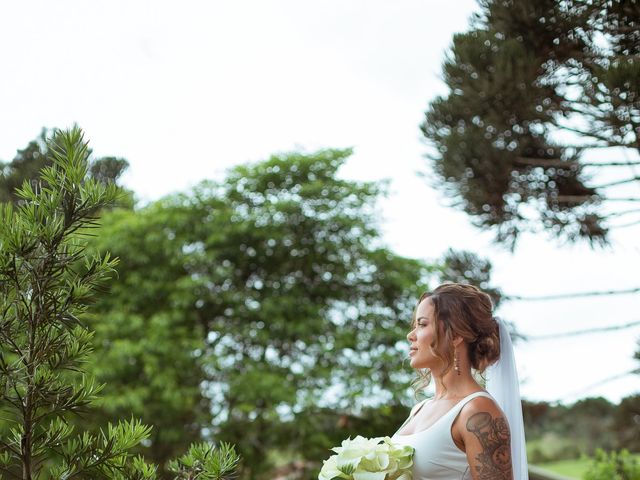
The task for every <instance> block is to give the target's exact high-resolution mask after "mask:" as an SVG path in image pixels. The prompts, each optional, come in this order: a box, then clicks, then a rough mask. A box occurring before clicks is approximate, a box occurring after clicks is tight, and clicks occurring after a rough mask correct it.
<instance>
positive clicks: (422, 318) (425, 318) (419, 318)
mask: <svg viewBox="0 0 640 480" xmlns="http://www.w3.org/2000/svg"><path fill="white" fill-rule="evenodd" d="M418 320H429V319H428V318H427V317H418V318H416V322H417V321H418Z"/></svg>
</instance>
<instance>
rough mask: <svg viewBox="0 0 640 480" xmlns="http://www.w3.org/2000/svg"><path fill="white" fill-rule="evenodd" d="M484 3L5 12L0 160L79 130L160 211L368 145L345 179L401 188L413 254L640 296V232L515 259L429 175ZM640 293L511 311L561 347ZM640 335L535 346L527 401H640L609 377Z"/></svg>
mask: <svg viewBox="0 0 640 480" xmlns="http://www.w3.org/2000/svg"><path fill="white" fill-rule="evenodd" d="M476 8H477V7H476V5H475V2H473V1H470V0H457V1H456V2H451V1H444V0H437V1H436V0H420V1H409V0H396V1H393V2H391V1H388V0H385V1H379V0H375V1H374V0H357V1H356V0H351V1H348V2H345V1H337V0H324V1H322V2H320V1H315V2H309V1H306V2H305V1H300V0H297V1H295V0H288V1H285V0H279V1H271V0H269V1H265V0H254V1H244V0H233V1H231V0H229V1H200V2H196V1H182V2H168V1H164V0H163V1H158V0H155V1H131V0H129V1H109V2H106V1H91V2H86V1H80V0H75V1H64V0H62V1H61V0H57V1H55V2H50V1H45V0H42V1H33V0H27V1H21V2H5V3H3V4H2V6H0V61H1V65H2V80H0V82H1V83H0V85H1V87H2V88H0V131H1V132H2V135H1V136H0V159H2V160H5V161H8V160H11V159H12V158H13V156H14V155H15V152H16V149H18V148H22V147H24V146H26V144H27V143H28V141H29V140H31V139H33V138H35V137H36V136H37V134H38V133H39V131H40V129H41V128H42V127H43V126H46V127H68V126H71V125H72V124H73V123H76V122H77V123H78V124H79V125H80V126H81V127H82V128H83V129H84V130H85V132H86V135H87V137H88V138H89V139H90V141H91V146H92V147H93V149H94V152H95V154H96V155H98V156H101V155H114V156H120V157H124V158H126V159H127V160H128V161H129V162H130V164H131V166H130V169H129V171H128V172H127V174H126V176H125V178H124V183H125V184H126V185H127V186H128V187H129V188H131V189H133V190H134V191H135V192H136V193H137V194H138V196H139V198H140V199H141V201H143V202H148V201H151V200H154V199H157V198H159V197H161V196H163V195H166V194H168V193H170V192H175V191H183V190H186V189H188V188H189V187H190V186H192V185H194V184H196V183H198V182H199V181H201V180H203V179H206V178H221V177H222V175H223V174H224V171H225V169H227V168H228V167H230V166H232V165H236V164H239V163H244V162H248V161H257V160H261V159H265V158H267V157H268V156H269V155H271V154H273V153H279V152H287V151H292V150H301V151H308V152H312V151H314V150H316V149H319V148H325V147H354V149H355V153H354V155H353V157H352V158H351V159H350V160H349V161H348V163H347V165H345V167H344V169H343V170H342V172H341V175H342V176H344V177H345V178H351V179H358V180H381V179H390V180H391V185H390V186H391V195H390V197H389V198H388V199H386V200H384V201H382V202H381V212H380V222H381V228H382V230H383V232H384V235H385V237H384V238H385V240H386V242H387V243H388V245H389V246H390V247H391V248H392V249H394V250H395V251H396V252H397V253H399V254H402V255H406V256H410V257H415V258H422V259H425V260H432V259H436V258H439V257H440V256H441V255H442V254H443V253H444V252H445V251H446V250H447V249H448V248H455V249H466V250H471V251H474V252H476V253H477V254H479V255H481V256H483V257H486V258H488V259H490V260H491V261H492V262H493V265H494V276H493V277H494V283H495V284H496V285H498V286H499V287H501V288H502V289H503V290H504V291H505V292H506V293H507V294H512V295H525V296H535V295H549V294H560V293H570V292H581V291H593V290H611V289H616V290H617V289H624V288H633V287H637V286H640V279H639V278H638V274H637V272H638V269H639V267H640V246H639V243H638V241H637V238H638V236H639V235H640V226H636V227H629V228H625V229H620V230H618V231H615V232H614V233H613V235H612V247H611V248H609V249H606V250H597V251H593V250H591V249H590V248H589V247H587V246H586V245H560V244H559V243H558V242H557V241H555V240H552V239H549V238H547V237H545V236H542V235H539V236H531V235H525V236H523V238H522V239H521V241H520V243H519V246H518V248H517V249H516V251H515V252H514V253H513V254H511V253H510V252H508V251H505V250H504V249H503V248H501V247H499V246H496V245H493V244H492V243H491V239H492V237H493V235H492V234H491V233H487V232H484V233H483V232H480V231H478V230H477V229H475V228H473V227H472V226H471V224H470V221H469V218H468V217H467V216H466V215H464V214H463V213H461V212H458V211H455V210H453V209H451V208H448V207H447V206H446V205H447V200H446V199H444V198H443V197H442V195H441V194H440V193H439V192H437V191H434V190H432V189H430V187H429V186H428V185H429V182H428V180H425V179H422V178H419V177H418V175H417V173H418V172H423V173H425V174H426V175H427V177H428V174H429V173H428V172H429V169H428V165H427V162H426V160H425V159H424V156H425V154H426V153H427V152H428V149H429V147H428V145H426V144H425V143H424V142H423V141H422V140H421V136H420V132H419V130H418V125H419V124H420V122H421V120H422V117H423V114H424V111H425V109H426V107H427V105H428V102H429V101H430V100H431V99H433V98H434V96H435V95H437V94H442V93H445V92H446V90H445V86H444V84H443V83H442V82H441V81H440V79H439V75H440V67H441V64H442V61H443V58H444V55H445V52H446V49H447V48H448V47H449V45H450V42H451V37H452V35H453V33H454V32H460V31H464V30H466V29H467V26H468V19H469V17H470V15H471V13H472V12H473V11H474V10H475V9H476ZM603 154H606V155H608V156H609V157H608V159H611V160H613V159H616V160H624V157H622V153H621V152H616V151H608V152H604V153H603V152H598V155H603ZM628 155H629V154H627V158H628ZM627 173H628V172H627ZM601 178H604V177H601ZM637 187H638V185H637V184H636V185H633V186H630V187H629V188H635V189H636V190H635V192H637V190H638V188H637ZM636 196H637V193H636ZM638 298H639V296H638V294H636V295H621V296H608V297H592V298H587V299H572V300H562V301H560V300H557V301H545V302H525V301H513V302H509V303H508V304H505V305H504V306H503V307H502V308H501V309H500V311H499V312H498V314H499V315H501V316H502V317H504V318H506V319H508V320H511V321H513V322H514V323H515V324H516V326H517V328H518V329H519V330H520V331H521V332H522V333H525V334H530V335H548V334H554V333H561V332H565V331H571V330H577V329H585V328H598V327H603V326H609V325H618V324H624V323H628V322H633V321H638V320H640V313H639V311H638V310H639V309H638ZM639 337H640V328H639V327H635V328H631V329H626V330H621V331H618V332H609V333H600V334H597V335H585V336H580V337H572V338H557V339H554V340H539V341H531V342H528V343H520V344H519V345H518V346H517V352H516V355H517V357H518V364H519V369H520V375H521V379H522V387H521V391H522V394H523V396H524V397H525V398H528V399H530V400H550V401H555V400H564V401H567V402H571V401H574V400H576V399H578V398H581V397H584V396H595V395H602V396H605V397H607V398H609V399H610V400H612V401H618V400H619V399H620V398H621V397H623V396H626V395H630V394H634V393H637V392H638V386H639V382H638V380H639V377H638V376H637V375H636V376H632V375H627V376H623V377H621V378H619V379H617V380H613V381H607V382H605V381H603V380H604V379H608V378H610V377H613V376H615V375H618V374H621V373H624V372H628V371H630V370H631V369H633V368H636V367H637V366H639V364H638V362H636V361H634V360H633V359H632V356H633V352H634V351H635V349H636V342H637V339H638V338H639Z"/></svg>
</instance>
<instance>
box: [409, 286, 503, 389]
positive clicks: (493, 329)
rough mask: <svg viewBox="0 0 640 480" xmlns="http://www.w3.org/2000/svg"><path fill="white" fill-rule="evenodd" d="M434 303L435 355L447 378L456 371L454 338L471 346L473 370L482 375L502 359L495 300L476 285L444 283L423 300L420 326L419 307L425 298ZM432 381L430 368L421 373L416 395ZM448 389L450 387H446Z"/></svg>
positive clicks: (433, 345) (413, 324)
mask: <svg viewBox="0 0 640 480" xmlns="http://www.w3.org/2000/svg"><path fill="white" fill-rule="evenodd" d="M425 298H429V300H430V301H431V302H432V304H433V309H434V319H433V320H434V340H433V343H432V344H431V351H432V353H433V354H434V355H435V356H436V357H438V358H440V359H441V360H442V362H443V364H444V370H443V375H444V374H445V373H447V372H449V371H450V370H451V369H452V368H453V352H454V349H453V339H454V337H456V336H460V337H462V339H463V340H464V342H465V343H466V344H467V345H468V349H469V361H470V363H471V367H472V368H473V369H474V370H475V371H476V372H477V373H479V374H480V375H482V373H483V372H484V371H485V369H486V368H487V367H488V366H489V365H491V364H493V363H495V362H496V361H497V360H498V358H499V357H500V334H499V328H498V323H497V321H496V319H495V318H494V317H493V313H492V312H493V302H492V301H491V297H490V296H489V295H487V294H486V293H484V292H483V291H482V290H480V289H479V288H477V287H475V286H473V285H466V284H460V283H444V284H442V285H440V286H439V287H437V288H436V289H435V290H433V291H432V292H425V293H423V294H422V296H421V297H420V300H419V301H418V304H417V305H416V308H415V309H414V312H413V320H412V328H415V325H416V311H417V308H418V305H419V304H420V303H421V302H422V301H423V300H424V299H425ZM430 382H431V371H430V370H429V369H424V370H418V378H417V379H416V380H415V382H413V387H414V389H415V391H416V394H417V393H418V392H419V391H420V390H422V389H423V388H425V387H426V386H427V385H429V383H430ZM445 388H446V387H445Z"/></svg>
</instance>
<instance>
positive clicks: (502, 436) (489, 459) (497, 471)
mask: <svg viewBox="0 0 640 480" xmlns="http://www.w3.org/2000/svg"><path fill="white" fill-rule="evenodd" d="M467 430H468V431H469V432H471V433H473V434H474V435H475V436H476V437H478V440H479V441H480V445H481V446H482V451H481V452H480V453H479V454H478V455H477V456H476V460H477V461H478V465H477V466H476V467H475V469H476V472H477V473H478V475H479V476H478V478H479V479H480V480H512V478H513V473H512V471H511V445H510V438H511V436H510V433H509V425H507V422H506V420H505V419H504V418H501V417H499V418H493V417H491V414H490V413H488V412H478V413H476V414H474V415H472V416H471V417H470V418H469V420H468V421H467Z"/></svg>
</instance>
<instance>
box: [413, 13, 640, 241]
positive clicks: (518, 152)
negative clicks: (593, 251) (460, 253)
mask: <svg viewBox="0 0 640 480" xmlns="http://www.w3.org/2000/svg"><path fill="white" fill-rule="evenodd" d="M479 3H480V6H481V13H479V14H478V15H476V16H475V18H474V19H473V21H472V26H471V29H470V30H469V31H468V32H466V33H462V34H458V35H455V36H454V38H453V46H452V48H451V52H450V54H449V56H448V58H447V59H446V61H445V62H444V67H443V76H444V80H445V82H446V84H447V85H448V87H449V89H450V91H449V94H448V95H447V96H444V97H438V98H436V99H435V100H434V101H433V102H431V104H430V106H429V108H428V111H427V112H426V117H425V120H424V123H423V124H422V125H421V129H422V132H423V134H424V136H425V137H426V138H427V139H428V140H429V141H430V142H432V144H433V145H434V146H435V154H433V155H432V156H431V159H432V162H433V170H434V172H435V174H436V180H435V184H436V186H437V187H438V188H440V189H442V190H443V191H444V193H445V194H446V195H447V196H449V197H450V198H451V199H453V205H455V206H457V207H459V208H461V209H463V210H464V211H465V212H466V213H467V214H469V215H470V216H471V217H473V222H474V224H475V225H476V226H477V227H479V228H482V229H493V230H494V231H496V233H497V235H496V240H497V241H500V242H506V243H507V244H510V246H511V248H514V246H515V243H516V241H517V238H518V235H519V234H520V233H521V232H523V231H534V232H535V231H541V230H544V231H547V232H549V233H550V234H551V235H552V236H556V237H560V238H563V239H566V240H569V241H576V240H578V239H586V240H588V241H589V242H590V243H591V244H592V245H598V244H606V243H607V241H608V236H607V234H608V232H609V231H610V229H611V228H614V227H618V226H619V227H622V226H623V225H628V224H635V223H638V215H639V214H640V208H639V207H638V203H637V202H639V201H640V195H638V194H637V192H638V190H637V188H636V189H631V188H629V187H637V183H636V182H637V181H639V180H640V174H639V173H637V172H636V170H634V167H635V166H636V165H640V162H639V161H637V153H638V151H639V150H640V2H639V1H637V0H624V1H623V0H613V1H605V0H596V1H592V2H585V1H583V0H563V1H557V0H518V1H515V0H481V1H480V2H479ZM633 158H636V160H634V159H633ZM605 169H606V173H608V174H610V175H614V176H615V179H612V180H607V181H601V182H599V183H598V182H596V181H595V180H593V178H594V177H595V176H596V174H602V173H603V172H604V171H605ZM628 169H630V171H631V175H628V174H626V173H624V172H627V171H628ZM612 170H614V171H613V172H612ZM620 172H622V175H623V176H622V177H621V176H620ZM616 175H617V176H616ZM634 183H635V185H634ZM623 216H625V217H626V218H627V219H629V220H632V221H631V222H629V221H627V222H626V223H625V219H622V218H621V217H623Z"/></svg>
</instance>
